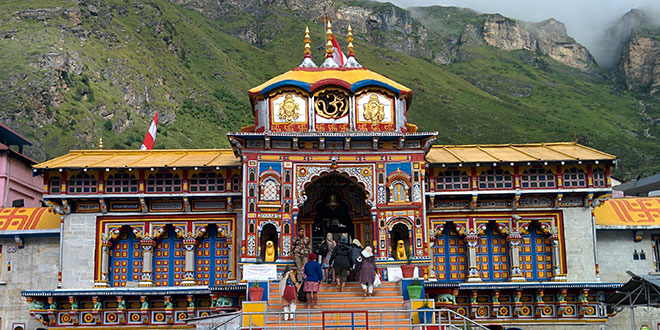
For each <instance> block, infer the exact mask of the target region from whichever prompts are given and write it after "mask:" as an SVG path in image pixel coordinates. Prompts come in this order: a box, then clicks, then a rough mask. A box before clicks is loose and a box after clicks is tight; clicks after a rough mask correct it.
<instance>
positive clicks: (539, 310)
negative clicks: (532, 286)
mask: <svg viewBox="0 0 660 330" xmlns="http://www.w3.org/2000/svg"><path fill="white" fill-rule="evenodd" d="M543 294H544V293H543V290H539V291H538V292H537V293H536V297H535V300H536V302H535V303H534V304H535V305H536V310H535V313H534V314H535V315H536V317H537V318H540V317H541V316H542V315H543V308H544V307H545V302H543Z"/></svg>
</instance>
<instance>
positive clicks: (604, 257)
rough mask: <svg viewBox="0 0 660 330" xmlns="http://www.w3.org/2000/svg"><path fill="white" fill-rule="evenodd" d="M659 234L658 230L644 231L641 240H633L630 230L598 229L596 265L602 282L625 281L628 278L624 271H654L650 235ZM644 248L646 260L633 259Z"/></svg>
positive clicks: (640, 273)
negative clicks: (598, 267)
mask: <svg viewBox="0 0 660 330" xmlns="http://www.w3.org/2000/svg"><path fill="white" fill-rule="evenodd" d="M652 234H653V235H660V230H656V231H644V233H643V235H642V240H641V241H640V242H635V240H634V237H633V235H634V234H633V231H632V230H598V265H599V266H600V278H601V280H602V281H603V282H619V283H625V282H628V280H630V276H629V275H628V274H626V271H631V272H633V273H635V274H637V275H648V273H649V272H655V271H656V268H655V265H654V259H655V256H654V252H653V241H652V240H651V235H652ZM635 250H637V253H638V255H639V254H640V253H641V251H642V250H644V252H645V254H646V260H634V258H633V254H634V253H635Z"/></svg>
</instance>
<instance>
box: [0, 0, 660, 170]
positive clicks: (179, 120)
mask: <svg viewBox="0 0 660 330" xmlns="http://www.w3.org/2000/svg"><path fill="white" fill-rule="evenodd" d="M229 2H230V3H231V2H232V1H229ZM253 2H254V3H258V2H259V1H257V0H254V1H251V2H249V4H252V3H253ZM214 3H215V2H206V1H201V0H199V1H196V3H192V4H191V3H186V2H185V1H183V4H184V5H186V6H187V7H189V8H192V9H186V8H184V7H181V6H179V5H175V4H172V3H170V2H168V1H164V0H156V1H151V2H148V3H144V2H141V1H123V0H104V1H101V0H97V1H91V0H90V1H80V2H78V1H66V0H57V1H37V0H34V1H30V2H27V3H26V2H24V1H18V0H9V1H5V2H3V3H2V4H0V49H3V50H5V51H3V52H0V121H2V122H3V123H6V124H8V125H9V126H11V127H12V128H15V129H16V130H18V131H19V132H21V133H22V134H24V135H26V136H27V137H28V138H30V139H32V140H33V141H34V142H35V146H34V147H32V148H31V149H30V154H31V155H32V156H33V157H35V158H37V159H39V160H44V159H47V158H52V157H55V156H58V155H61V154H63V153H65V152H66V151H68V150H69V149H72V148H95V147H96V145H97V143H98V139H99V137H103V142H104V146H105V148H118V149H137V148H138V147H139V145H140V144H141V142H142V139H143V137H144V134H145V132H146V129H147V127H148V125H149V121H150V120H151V117H152V116H153V113H154V112H155V111H159V116H160V123H159V133H158V136H157V139H156V147H157V148H216V147H227V146H228V142H227V139H226V136H225V134H226V132H228V131H236V130H239V128H240V127H241V126H244V125H248V124H250V123H251V122H252V121H253V117H252V113H251V109H250V105H249V101H248V97H247V90H248V89H249V88H250V87H252V86H256V85H258V84H260V83H261V82H263V81H265V80H267V79H269V78H270V77H272V76H275V75H277V74H279V73H282V72H284V71H287V70H289V69H291V68H292V67H294V66H295V65H297V64H299V62H300V61H301V60H302V50H303V47H302V46H303V44H302V40H303V36H304V33H303V32H304V27H305V26H306V25H309V26H310V30H311V34H312V39H313V42H314V45H315V47H314V49H313V57H314V59H315V61H316V62H317V63H320V62H321V58H322V36H323V32H324V30H323V27H322V23H319V22H318V21H317V20H316V19H315V18H316V17H317V15H316V14H315V13H310V12H308V11H307V12H305V11H301V10H295V9H282V8H276V6H272V7H259V6H256V7H255V8H258V9H249V8H248V9H249V10H248V9H245V8H242V7H240V2H238V3H239V4H238V5H236V4H234V5H230V4H226V6H225V7H223V8H222V9H223V10H222V11H220V10H216V9H217V8H216V7H214V5H213V4H214ZM200 4H202V5H204V6H209V7H208V8H207V7H199V6H197V7H196V6H195V5H200ZM346 5H350V6H352V7H360V6H363V7H362V8H365V9H364V10H365V11H374V12H375V11H378V12H379V14H378V15H381V16H378V17H390V16H387V15H399V16H401V15H404V16H405V15H407V12H406V11H404V10H401V9H392V8H393V7H392V5H390V4H373V3H366V4H365V3H362V2H358V1H344V2H338V3H337V4H336V6H346ZM193 9H194V10H193ZM335 9H336V10H337V11H339V10H340V9H341V8H339V7H336V8H335ZM459 13H460V14H461V15H459V16H461V17H460V19H459V20H458V23H457V21H450V22H449V23H447V25H446V26H444V27H443V26H439V25H437V24H442V22H443V21H446V20H448V19H449V18H446V17H445V16H442V15H444V14H446V13H445V12H443V11H439V12H438V13H437V14H436V13H434V12H429V13H428V14H429V15H435V16H437V17H439V18H438V19H436V20H435V21H434V22H435V23H434V24H436V25H435V27H434V28H433V29H431V28H429V30H428V31H430V32H429V35H428V37H427V38H426V39H424V38H422V37H420V35H421V32H419V31H422V32H423V26H422V24H421V23H420V21H417V20H414V19H412V18H411V22H414V24H412V25H410V26H413V33H412V34H411V35H413V37H414V36H417V37H414V38H413V37H410V36H411V35H407V34H406V33H407V32H406V31H405V30H397V28H396V27H392V28H391V29H390V28H389V27H388V26H387V25H384V24H386V20H384V21H383V22H381V23H379V24H380V25H377V24H375V23H373V24H372V23H370V22H368V24H366V26H367V29H369V26H371V25H373V26H376V28H372V29H371V30H368V32H367V33H365V34H363V35H360V34H358V33H356V38H357V41H356V56H357V59H358V61H359V62H360V63H361V64H363V65H364V66H366V67H368V68H369V69H371V70H373V71H376V72H379V73H381V74H384V75H387V76H388V77H390V78H392V79H394V80H397V81H399V82H401V83H403V84H405V85H406V86H408V87H410V88H412V89H413V90H414V93H415V95H414V98H413V105H412V107H411V108H410V111H409V113H408V114H409V118H410V121H411V122H413V123H416V124H418V125H419V126H420V129H421V130H425V131H436V130H437V131H438V132H439V139H438V143H442V144H461V143H521V142H543V141H548V142H549V141H567V140H568V141H570V140H573V139H574V137H576V136H577V138H578V140H579V141H580V142H581V143H585V144H587V145H589V146H592V147H595V148H598V149H600V150H603V151H606V152H609V153H613V154H616V155H618V156H620V157H621V158H622V159H623V163H624V165H625V166H624V167H623V168H619V169H618V170H617V171H618V172H616V171H615V174H617V175H619V176H624V175H625V176H626V177H631V176H636V175H639V174H644V173H652V172H653V171H655V170H657V169H658V168H660V161H659V160H658V157H659V156H658V155H659V154H660V152H658V151H660V148H659V147H658V146H657V140H656V137H660V129H659V128H658V126H657V122H658V121H656V119H655V118H660V106H659V103H660V102H659V101H658V100H657V99H655V98H652V97H650V96H645V95H643V94H635V93H633V92H627V91H624V90H623V89H622V88H620V86H619V85H618V84H617V83H613V82H612V80H611V78H610V76H609V74H607V73H604V72H600V71H598V70H596V71H593V72H589V73H583V72H580V71H577V70H575V69H571V68H568V67H566V66H564V65H561V64H559V63H557V62H555V61H554V60H552V59H550V58H548V57H546V56H542V55H537V54H534V53H531V52H529V51H522V50H521V51H503V50H499V49H496V48H494V47H491V46H486V45H482V44H460V43H456V41H455V40H457V33H459V32H460V31H461V26H462V25H464V23H465V22H475V21H478V20H479V19H480V18H479V17H481V16H479V15H477V14H474V13H472V12H470V11H459ZM374 15H375V14H374ZM383 15H385V16H383ZM454 15H458V14H454ZM426 21H431V20H430V19H428V20H425V21H423V22H424V23H426ZM369 24H371V25H369ZM344 25H345V24H343V23H342V21H338V22H337V24H336V26H337V27H336V28H333V31H334V32H335V34H336V36H337V38H338V40H339V41H340V43H341V44H342V45H343V44H345V38H343V35H344V34H345V33H344V31H343V30H342V28H341V27H343V26H344ZM402 31H403V32H402ZM415 31H417V32H415ZM418 32H419V33H418ZM415 33H417V34H415ZM411 38H412V39H415V38H417V39H415V40H412V41H410V40H411ZM397 40H398V41H401V42H402V43H404V42H408V43H409V44H412V45H413V46H411V47H412V48H410V49H422V48H423V47H426V48H424V49H426V50H428V51H420V52H419V53H418V54H417V55H418V56H410V55H406V54H404V53H402V52H398V51H395V50H392V49H401V46H393V47H390V46H388V44H391V43H393V42H397ZM447 40H449V41H447ZM443 45H448V46H447V49H449V48H451V52H452V55H451V56H452V57H453V58H454V59H455V60H454V61H453V62H452V63H451V64H448V65H440V64H437V62H436V61H434V60H433V55H430V54H434V53H437V52H438V51H439V50H442V46H443ZM316 46H318V47H316ZM654 123H656V124H654Z"/></svg>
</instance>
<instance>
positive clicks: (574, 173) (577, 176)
mask: <svg viewBox="0 0 660 330" xmlns="http://www.w3.org/2000/svg"><path fill="white" fill-rule="evenodd" d="M585 178H586V175H585V174H584V171H582V170H581V169H578V168H575V167H574V168H572V169H570V170H567V171H564V187H566V188H569V187H570V188H577V187H586V186H587V181H586V180H585Z"/></svg>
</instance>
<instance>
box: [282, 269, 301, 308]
mask: <svg viewBox="0 0 660 330" xmlns="http://www.w3.org/2000/svg"><path fill="white" fill-rule="evenodd" d="M297 287H298V282H297V281H296V278H295V277H294V276H293V271H292V270H291V266H288V265H287V266H286V268H284V275H282V278H281V279H280V297H282V306H284V307H283V308H282V309H284V321H288V320H289V317H291V319H293V318H294V317H295V316H294V314H293V313H295V312H296V292H298V290H297ZM289 311H290V312H291V314H289V313H288V312H289Z"/></svg>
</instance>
